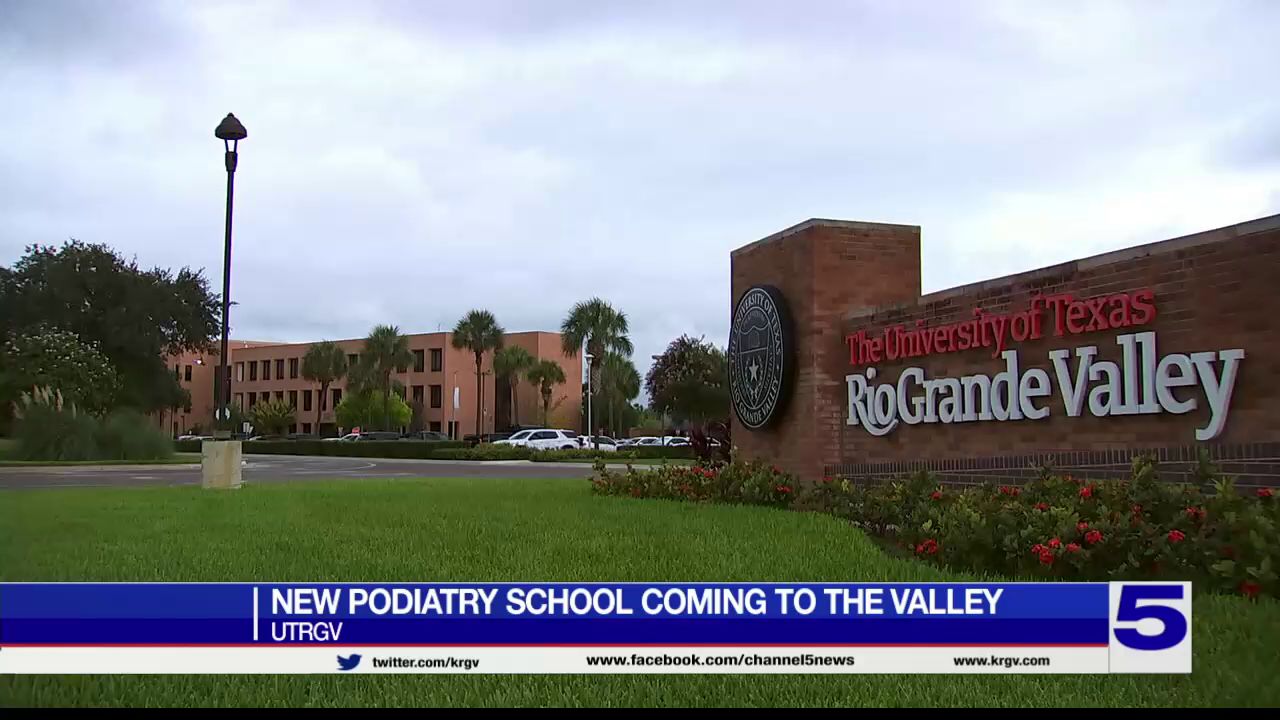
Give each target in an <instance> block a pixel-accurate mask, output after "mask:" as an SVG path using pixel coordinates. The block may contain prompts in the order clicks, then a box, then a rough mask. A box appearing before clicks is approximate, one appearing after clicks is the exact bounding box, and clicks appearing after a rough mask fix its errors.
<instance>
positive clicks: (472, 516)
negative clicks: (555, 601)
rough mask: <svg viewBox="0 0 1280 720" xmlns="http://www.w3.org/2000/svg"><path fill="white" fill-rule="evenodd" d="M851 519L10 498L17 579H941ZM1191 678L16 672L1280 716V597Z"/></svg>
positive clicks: (244, 496) (355, 688) (436, 502)
mask: <svg viewBox="0 0 1280 720" xmlns="http://www.w3.org/2000/svg"><path fill="white" fill-rule="evenodd" d="M970 577H971V576H966V575H963V574H957V573H946V572H943V571H940V570H938V569H936V568H934V567H932V566H929V565H925V564H922V563H918V562H915V561H913V560H911V559H909V558H895V557H890V556H887V555H885V554H884V553H883V552H882V551H881V550H880V549H878V548H877V547H876V546H875V545H874V544H873V543H872V542H871V541H870V540H868V539H867V537H866V536H864V535H863V534H862V533H860V532H858V531H857V530H855V529H853V528H851V527H850V526H848V525H846V524H844V523H842V522H840V521H838V520H835V519H833V518H830V517H826V516H820V515H813V514H802V513H796V512H784V511H777V510H769V509H763V508H750V507H729V506H711V505H694V504H680V503H671V502H662V501H652V500H632V499H629V498H627V499H624V498H603V497H595V496H593V495H591V494H590V492H589V491H588V486H587V483H586V482H584V481H581V480H577V481H569V480H550V481H544V480H387V481H379V480H364V481H360V482H345V483H305V484H279V485H277V484H271V485H261V486H246V487H245V488H243V489H242V490H240V491H237V492H211V491H202V490H200V489H197V488H140V489H75V490H39V491H7V492H3V493H0V580H45V581H59V580H64V581H65V580H102V581H113V580H114V581H129V580H135V581H144V580H151V581H162V580H164V581H304V580H312V581H370V582H372V581H423V582H426V581H504V580H517V579H519V580H545V581H677V580H679V581H904V582H910V581H937V580H959V579H969V578H970ZM1193 632H1194V636H1193V637H1194V647H1195V672H1194V674H1192V675H1189V676H1120V675H1117V676H1098V675H1088V676H1050V675H1045V676H1035V675H1029V676H981V675H956V676H859V675H852V676H816V675H815V676H806V675H766V676H748V675H706V676H679V675H638V676H625V675H617V676H607V675H594V676H592V675H584V676H463V675H457V676H431V675H395V676H372V675H361V676H339V675H322V676H279V677H276V676H172V677H170V676H103V677H81V676H41V677H30V676H7V677H0V704H14V705H23V704H33V705H139V706H145V705H149V706H164V705H237V706H239V705H283V706H289V705H299V706H330V705H342V706H346V705H607V706H632V705H676V704H688V705H700V706H712V705H805V706H808V705H819V706H825V705H845V706H862V705H889V706H898V705H926V706H932V705H939V706H951V705H998V706H1010V707H1038V706H1051V705H1091V706H1092V705H1103V706H1126V707H1127V706H1147V705H1161V706H1185V705H1195V706H1203V705H1210V706H1222V705H1277V704H1280V683H1277V682H1276V674H1277V670H1280V651H1278V650H1277V647H1280V603H1277V602H1275V601H1265V602H1261V603H1249V602H1247V601H1245V600H1243V599H1240V598H1236V597H1220V596H1198V597H1197V598H1196V599H1195V605H1194V630H1193Z"/></svg>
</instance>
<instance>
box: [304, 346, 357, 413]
mask: <svg viewBox="0 0 1280 720" xmlns="http://www.w3.org/2000/svg"><path fill="white" fill-rule="evenodd" d="M346 374H347V354H346V353H344V352H343V351H342V348H340V347H338V346H337V344H336V343H334V342H332V341H330V340H322V341H320V342H318V343H316V344H315V345H312V346H311V347H309V348H307V354H306V355H303V356H302V377H304V378H306V379H307V380H310V381H311V382H313V383H320V397H318V398H316V427H315V430H316V434H317V435H319V434H320V419H321V417H322V415H323V413H324V399H325V396H326V395H328V394H329V386H330V385H332V384H333V383H335V382H337V381H339V380H341V379H342V378H343V376H344V375H346Z"/></svg>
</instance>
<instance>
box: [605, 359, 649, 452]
mask: <svg viewBox="0 0 1280 720" xmlns="http://www.w3.org/2000/svg"><path fill="white" fill-rule="evenodd" d="M600 374H601V375H602V376H603V377H604V385H603V387H601V388H600V390H601V394H602V395H604V400H605V406H606V408H607V412H608V418H609V428H610V429H611V430H612V431H613V432H614V433H615V434H617V432H618V430H619V428H618V425H619V419H620V418H619V412H620V411H621V409H622V408H623V407H624V406H626V405H627V404H628V403H630V402H631V400H632V399H634V398H635V397H636V396H637V395H639V394H640V373H639V372H637V371H636V366H635V365H632V364H631V361H630V360H628V359H627V358H625V357H623V356H621V355H619V354H617V353H606V354H605V356H604V360H603V361H602V362H601V363H600Z"/></svg>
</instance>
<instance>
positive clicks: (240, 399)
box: [231, 393, 244, 410]
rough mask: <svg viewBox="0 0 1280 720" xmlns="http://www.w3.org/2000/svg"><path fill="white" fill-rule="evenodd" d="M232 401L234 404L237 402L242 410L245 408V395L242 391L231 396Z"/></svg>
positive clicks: (237, 405) (236, 404)
mask: <svg viewBox="0 0 1280 720" xmlns="http://www.w3.org/2000/svg"><path fill="white" fill-rule="evenodd" d="M231 401H232V403H233V404H235V406H236V407H238V408H240V409H241V410H243V409H244V395H242V394H241V393H236V394H235V395H233V396H232V397H231Z"/></svg>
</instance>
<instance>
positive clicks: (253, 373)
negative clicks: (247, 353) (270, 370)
mask: <svg viewBox="0 0 1280 720" xmlns="http://www.w3.org/2000/svg"><path fill="white" fill-rule="evenodd" d="M257 379H258V363H256V362H253V361H252V360H251V361H249V380H251V381H252V380H257Z"/></svg>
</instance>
